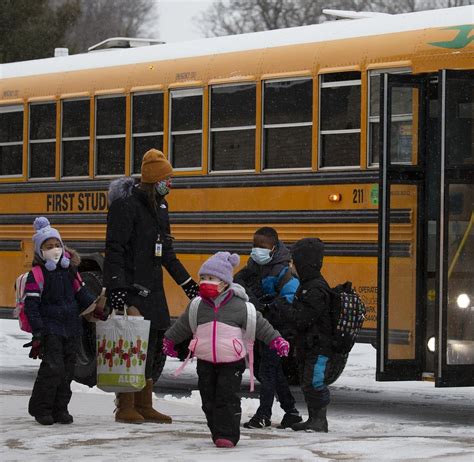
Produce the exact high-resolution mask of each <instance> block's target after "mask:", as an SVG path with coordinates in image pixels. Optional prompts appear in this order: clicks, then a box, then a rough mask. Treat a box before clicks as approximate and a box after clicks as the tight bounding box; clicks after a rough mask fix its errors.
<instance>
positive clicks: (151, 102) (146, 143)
mask: <svg viewBox="0 0 474 462" xmlns="http://www.w3.org/2000/svg"><path fill="white" fill-rule="evenodd" d="M151 148H155V149H159V150H160V151H162V150H163V93H147V94H144V93H137V94H134V95H133V98H132V173H134V174H139V173H140V168H141V163H142V158H143V155H144V154H145V152H147V151H148V150H149V149H151Z"/></svg>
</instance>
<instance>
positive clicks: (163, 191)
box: [155, 179, 171, 196]
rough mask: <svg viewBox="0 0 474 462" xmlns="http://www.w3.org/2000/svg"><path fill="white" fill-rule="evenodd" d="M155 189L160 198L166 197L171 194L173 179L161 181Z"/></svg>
mask: <svg viewBox="0 0 474 462" xmlns="http://www.w3.org/2000/svg"><path fill="white" fill-rule="evenodd" d="M155 189H156V192H157V193H158V194H159V195H160V196H166V195H167V194H169V192H170V189H171V179H168V180H161V181H160V182H158V183H156V185H155Z"/></svg>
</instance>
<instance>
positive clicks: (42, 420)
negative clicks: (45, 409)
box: [35, 415, 54, 425]
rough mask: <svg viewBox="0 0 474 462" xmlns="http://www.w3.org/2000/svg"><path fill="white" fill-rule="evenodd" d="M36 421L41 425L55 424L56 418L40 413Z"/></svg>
mask: <svg viewBox="0 0 474 462" xmlns="http://www.w3.org/2000/svg"><path fill="white" fill-rule="evenodd" d="M35 420H36V422H38V423H39V424H41V425H53V423H54V419H53V416H51V415H40V416H36V417H35Z"/></svg>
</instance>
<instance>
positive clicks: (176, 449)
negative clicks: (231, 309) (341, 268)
mask: <svg viewBox="0 0 474 462" xmlns="http://www.w3.org/2000/svg"><path fill="white" fill-rule="evenodd" d="M27 341H29V336H28V335H27V334H25V333H23V332H21V331H20V330H19V328H18V325H17V323H16V321H14V320H0V413H1V416H0V432H1V437H0V441H1V445H2V450H1V457H0V459H1V460H2V461H20V460H21V461H24V460H31V461H43V460H48V461H56V460H61V461H64V460H73V461H75V460H79V459H83V458H84V459H85V458H87V460H90V461H122V460H140V461H148V460H159V461H180V462H181V461H183V462H184V461H196V460H201V461H218V460H219V461H220V460H222V459H223V458H224V457H225V460H226V462H227V461H229V462H230V461H249V460H254V461H263V460H265V461H267V460H272V461H315V460H357V461H380V460H392V461H415V460H442V461H472V460H474V390H473V389H472V388H457V389H452V388H451V389H436V388H434V386H433V384H431V383H424V382H398V383H395V382H385V383H379V382H375V380H374V376H375V373H374V367H375V350H374V349H373V348H372V347H371V346H370V345H356V346H355V347H354V350H353V351H352V353H351V356H350V358H349V363H348V366H347V367H346V370H345V371H344V373H343V375H342V377H341V378H340V379H339V380H338V381H337V382H336V384H334V385H333V386H332V387H331V393H332V399H333V403H332V404H331V406H330V407H329V408H328V420H329V429H330V432H329V433H328V434H314V433H301V432H298V433H296V432H293V431H292V430H278V429H276V428H275V426H274V427H273V428H271V429H266V430H258V431H256V430H246V429H243V428H242V436H241V440H240V443H239V444H238V446H237V447H236V448H234V449H217V448H216V447H215V446H214V445H213V444H212V441H211V439H210V436H209V432H208V429H207V427H206V424H205V419H204V415H203V413H202V411H201V408H200V404H201V403H200V397H199V394H198V392H197V391H193V392H192V394H191V396H186V397H182V395H181V397H180V395H179V394H178V395H177V396H172V395H170V394H158V395H157V397H156V398H155V407H156V408H157V409H159V410H160V411H162V412H166V413H168V414H170V415H171V416H172V417H173V423H172V424H171V425H154V424H142V425H126V424H119V423H115V422H114V420H113V410H114V404H113V396H112V395H111V394H107V393H104V392H102V391H100V390H97V389H96V388H93V389H89V388H88V387H86V386H82V385H79V384H77V383H75V382H73V391H74V393H73V397H72V401H71V404H70V411H71V413H72V414H73V415H74V419H75V420H74V424H72V425H58V424H56V425H53V426H51V427H43V426H41V425H39V424H37V423H36V422H35V421H34V420H33V419H32V418H31V417H30V416H29V415H28V412H27V406H28V399H29V395H30V391H31V387H32V383H33V380H34V377H35V373H36V369H37V368H38V365H39V362H38V361H33V360H31V359H29V358H28V355H27V351H26V350H25V349H23V348H22V344H23V343H25V342H27ZM179 364H180V363H179V362H177V361H175V360H169V361H168V362H167V365H166V367H165V371H164V375H163V382H167V383H171V382H172V381H175V380H177V381H179V382H181V383H182V382H183V381H184V382H186V381H187V382H189V383H190V384H191V385H192V384H194V383H195V382H196V377H195V364H193V363H191V364H189V365H188V367H187V369H186V370H185V372H184V374H183V375H182V376H181V377H180V378H179V379H174V378H173V377H172V376H171V373H172V372H173V371H174V370H175V369H176V367H177V366H178V365H179ZM160 380H161V379H160ZM244 386H245V387H247V386H248V376H247V377H245V380H244ZM247 390H248V388H247ZM295 392H296V394H297V399H298V407H299V409H300V410H301V411H303V412H304V409H305V408H304V403H303V400H302V397H301V394H300V393H299V392H298V390H297V389H295ZM257 407H258V400H257V399H251V398H243V400H242V412H243V415H242V420H243V421H245V420H246V419H247V418H249V417H251V416H252V415H253V412H254V411H255V410H256V408H257ZM281 417H282V412H281V410H280V409H279V407H278V404H275V406H274V415H273V423H274V425H276V424H277V423H278V422H279V420H280V419H281Z"/></svg>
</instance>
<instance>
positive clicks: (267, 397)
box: [235, 227, 302, 428]
mask: <svg viewBox="0 0 474 462" xmlns="http://www.w3.org/2000/svg"><path fill="white" fill-rule="evenodd" d="M290 260H291V256H290V252H289V251H288V249H287V248H286V246H285V244H284V243H283V242H281V241H280V240H279V239H278V233H277V231H276V230H275V229H274V228H270V227H263V228H260V229H258V230H257V231H256V232H255V234H254V237H253V248H252V252H251V254H250V259H249V261H248V263H247V265H246V266H245V267H244V268H243V269H242V270H240V271H239V272H238V273H237V274H236V275H235V281H236V282H237V283H238V284H241V285H242V286H243V287H245V289H246V291H247V293H248V294H249V297H250V299H251V301H252V302H254V303H255V305H256V306H260V309H261V310H262V311H263V314H264V316H265V317H267V310H266V305H268V304H270V303H272V304H273V305H278V307H276V306H273V307H272V308H273V309H272V311H274V310H275V309H283V310H284V309H286V308H287V307H288V308H290V307H291V303H292V302H293V298H294V295H295V292H296V290H297V289H298V286H299V281H298V279H297V278H295V277H294V276H293V274H292V273H291V271H290V269H289V263H290ZM268 320H269V321H270V323H272V325H273V326H274V327H275V328H276V329H278V330H279V331H280V332H285V330H287V329H285V328H286V326H285V325H281V324H278V325H276V324H275V323H274V322H273V320H272V319H271V318H268ZM283 335H285V336H286V335H287V334H286V333H285V334H283ZM260 354H261V359H260V368H259V380H260V406H259V408H258V409H257V411H256V413H255V415H254V416H253V417H252V418H251V419H250V420H249V421H248V422H246V423H245V424H244V427H245V428H265V427H270V426H271V416H272V406H273V401H274V398H275V394H276V395H277V397H278V400H279V402H280V406H281V408H282V409H283V410H284V411H285V415H284V417H283V419H282V421H281V422H280V425H279V427H278V428H288V427H291V426H292V425H294V424H296V423H298V422H301V420H302V419H301V416H300V414H299V412H298V410H297V409H296V407H295V398H294V397H293V395H292V393H291V391H290V387H289V385H288V380H287V378H286V376H285V374H284V372H283V367H282V363H281V358H280V357H279V356H278V355H277V354H275V351H273V350H270V349H269V348H268V347H267V346H266V345H263V344H261V345H260Z"/></svg>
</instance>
